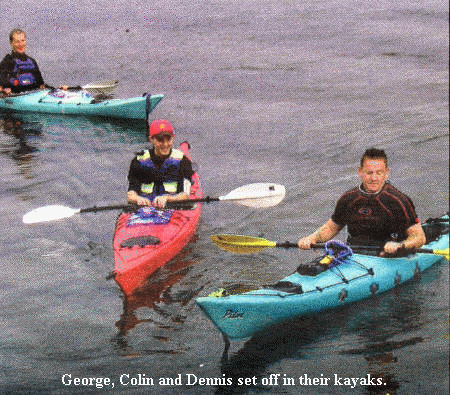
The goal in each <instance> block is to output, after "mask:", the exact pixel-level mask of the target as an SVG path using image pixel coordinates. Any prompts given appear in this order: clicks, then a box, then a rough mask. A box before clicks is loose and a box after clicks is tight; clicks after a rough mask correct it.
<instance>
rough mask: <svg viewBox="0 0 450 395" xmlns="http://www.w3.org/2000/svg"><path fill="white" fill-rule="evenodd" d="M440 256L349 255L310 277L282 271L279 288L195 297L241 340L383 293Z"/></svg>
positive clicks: (443, 242) (444, 244) (445, 241)
mask: <svg viewBox="0 0 450 395" xmlns="http://www.w3.org/2000/svg"><path fill="white" fill-rule="evenodd" d="M447 225H448V222H447ZM448 245H449V235H448V233H447V234H444V235H442V236H441V237H440V238H439V239H438V240H436V241H434V242H432V243H430V244H429V245H427V246H425V247H426V248H432V249H445V248H448ZM444 260H445V258H444V257H442V256H439V255H434V254H427V253H417V254H414V255H412V256H409V257H402V258H381V257H376V256H368V255H361V254H353V255H352V256H351V257H348V258H346V259H345V260H344V261H343V263H341V264H339V265H338V266H337V267H335V268H331V269H328V270H326V271H324V272H322V273H320V274H317V275H315V276H309V275H302V274H299V273H298V272H295V273H294V274H292V275H290V276H287V277H286V278H284V279H283V280H281V281H280V283H279V284H284V285H285V289H284V290H283V289H282V288H283V287H277V286H274V287H267V288H261V289H257V290H252V291H249V292H245V293H242V294H239V295H230V296H220V293H219V297H215V296H213V295H214V294H213V295H211V296H209V297H200V298H198V299H197V300H196V302H197V304H198V306H199V307H200V308H201V309H202V311H203V312H204V313H205V314H206V316H207V317H208V318H209V319H210V320H211V321H212V322H213V323H214V324H215V325H216V327H217V328H218V329H219V330H220V331H221V332H222V333H223V334H224V335H226V336H228V337H229V338H230V339H243V338H247V337H250V336H253V335H254V334H256V333H258V332H260V331H262V330H264V329H266V328H268V327H270V326H272V325H275V324H279V323H281V322H283V321H286V320H289V319H292V318H294V317H300V316H303V315H308V314H313V313H317V312H320V311H323V310H328V309H331V308H336V307H339V306H344V305H347V304H350V303H354V302H357V301H360V300H364V299H367V298H370V297H372V296H373V295H376V294H379V293H382V292H386V291H388V290H390V289H392V288H394V287H397V286H399V285H400V284H402V283H404V282H406V281H409V280H411V279H412V278H414V277H415V276H416V275H418V274H419V273H420V272H422V271H424V270H426V269H428V268H429V267H431V266H432V265H434V264H436V263H439V262H442V261H444ZM286 284H287V285H286ZM286 286H287V287H289V289H286Z"/></svg>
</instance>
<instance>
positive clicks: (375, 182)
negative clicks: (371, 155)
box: [358, 159, 389, 193]
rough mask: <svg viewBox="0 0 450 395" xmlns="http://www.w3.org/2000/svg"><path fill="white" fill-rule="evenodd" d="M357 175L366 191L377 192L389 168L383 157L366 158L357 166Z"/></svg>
mask: <svg viewBox="0 0 450 395" xmlns="http://www.w3.org/2000/svg"><path fill="white" fill-rule="evenodd" d="M358 175H359V177H360V178H361V180H362V184H363V188H364V190H365V191H366V192H369V193H375V192H378V191H379V190H380V189H381V188H382V187H383V185H384V183H385V182H386V180H387V178H388V176H389V168H388V167H387V166H386V162H385V161H384V159H366V160H364V163H363V166H361V167H359V169H358Z"/></svg>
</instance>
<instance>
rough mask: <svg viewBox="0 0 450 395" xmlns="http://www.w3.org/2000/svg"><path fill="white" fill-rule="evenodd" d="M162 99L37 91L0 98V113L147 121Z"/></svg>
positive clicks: (152, 96) (159, 96) (77, 92)
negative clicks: (115, 97)
mask: <svg viewBox="0 0 450 395" xmlns="http://www.w3.org/2000/svg"><path fill="white" fill-rule="evenodd" d="M163 97H164V95H162V94H158V95H144V96H142V97H133V98H129V99H105V100H102V99H96V98H95V97H94V96H92V95H91V94H90V93H89V92H87V91H85V90H81V91H62V90H48V89H44V90H39V91H32V92H28V93H23V94H18V95H12V96H6V97H1V98H0V109H4V110H7V111H13V112H23V111H31V112H38V113H51V114H68V115H95V116H104V117H111V118H127V119H146V117H147V115H148V113H149V111H148V110H152V109H154V108H155V107H156V105H157V104H158V103H159V102H160V101H161V100H162V98H163Z"/></svg>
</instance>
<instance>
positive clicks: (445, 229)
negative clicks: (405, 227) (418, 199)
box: [422, 218, 449, 244]
mask: <svg viewBox="0 0 450 395" xmlns="http://www.w3.org/2000/svg"><path fill="white" fill-rule="evenodd" d="M422 228H423V231H424V233H425V237H426V240H427V241H426V243H425V244H429V243H431V242H432V241H435V240H437V239H439V237H441V236H442V235H444V234H446V233H449V226H448V223H445V222H442V220H441V219H440V218H429V219H427V221H426V223H425V224H423V225H422Z"/></svg>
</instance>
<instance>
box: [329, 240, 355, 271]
mask: <svg viewBox="0 0 450 395" xmlns="http://www.w3.org/2000/svg"><path fill="white" fill-rule="evenodd" d="M325 254H326V255H327V256H329V257H331V258H333V260H332V263H331V264H330V265H329V266H330V267H333V266H337V265H338V264H340V263H342V261H343V260H344V259H345V258H347V257H348V256H350V255H352V254H353V251H352V249H351V248H350V247H349V246H348V245H347V244H344V243H342V242H340V241H336V240H331V241H328V242H326V243H325ZM334 262H335V264H333V263H334Z"/></svg>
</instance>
